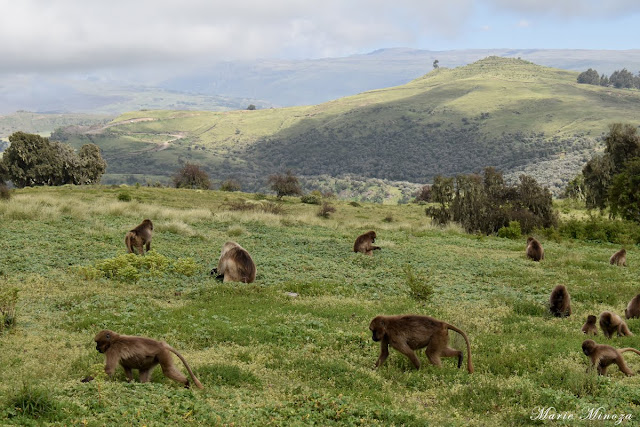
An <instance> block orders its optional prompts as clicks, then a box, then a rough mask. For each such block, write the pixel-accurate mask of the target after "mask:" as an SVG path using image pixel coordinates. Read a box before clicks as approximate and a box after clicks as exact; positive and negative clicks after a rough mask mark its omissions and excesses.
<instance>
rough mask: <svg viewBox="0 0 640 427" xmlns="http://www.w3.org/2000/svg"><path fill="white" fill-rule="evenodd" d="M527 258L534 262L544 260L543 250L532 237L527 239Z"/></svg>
mask: <svg viewBox="0 0 640 427" xmlns="http://www.w3.org/2000/svg"><path fill="white" fill-rule="evenodd" d="M527 258H531V259H532V260H534V261H540V260H542V259H544V249H543V248H542V245H541V244H540V242H538V241H537V240H536V239H534V238H533V237H529V238H528V239H527Z"/></svg>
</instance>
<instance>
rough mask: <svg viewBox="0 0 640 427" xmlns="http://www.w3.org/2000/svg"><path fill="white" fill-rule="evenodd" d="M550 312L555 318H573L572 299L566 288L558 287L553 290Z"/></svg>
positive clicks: (550, 299) (550, 298)
mask: <svg viewBox="0 0 640 427" xmlns="http://www.w3.org/2000/svg"><path fill="white" fill-rule="evenodd" d="M549 311H551V314H553V315H554V316H555V317H568V316H571V297H570V296H569V291H568V290H567V288H566V286H564V285H558V286H556V287H555V288H553V291H551V296H550V297H549Z"/></svg>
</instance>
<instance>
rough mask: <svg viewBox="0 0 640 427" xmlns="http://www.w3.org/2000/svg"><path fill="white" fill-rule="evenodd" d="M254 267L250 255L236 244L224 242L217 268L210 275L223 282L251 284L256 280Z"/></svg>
mask: <svg viewBox="0 0 640 427" xmlns="http://www.w3.org/2000/svg"><path fill="white" fill-rule="evenodd" d="M256 271H257V269H256V265H255V263H254V262H253V260H252V259H251V255H249V252H247V251H246V249H244V248H243V247H242V246H240V245H239V244H237V243H236V242H231V241H229V242H226V243H225V244H224V245H223V246H222V252H221V253H220V259H219V260H218V267H217V268H214V269H213V270H211V275H212V276H216V279H219V280H222V281H224V282H244V283H251V282H253V281H254V280H256Z"/></svg>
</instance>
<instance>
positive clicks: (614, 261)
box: [609, 248, 627, 267]
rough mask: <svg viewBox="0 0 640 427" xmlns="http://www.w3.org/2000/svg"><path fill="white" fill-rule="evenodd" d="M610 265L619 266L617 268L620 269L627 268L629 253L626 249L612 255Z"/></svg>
mask: <svg viewBox="0 0 640 427" xmlns="http://www.w3.org/2000/svg"><path fill="white" fill-rule="evenodd" d="M609 264H611V265H617V266H620V267H626V266H627V251H626V249H624V248H622V249H620V250H619V251H618V252H616V253H615V254H613V255H611V258H609Z"/></svg>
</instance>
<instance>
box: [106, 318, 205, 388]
mask: <svg viewBox="0 0 640 427" xmlns="http://www.w3.org/2000/svg"><path fill="white" fill-rule="evenodd" d="M94 340H95V342H96V350H98V351H99V352H100V353H104V354H105V356H106V357H107V361H106V364H105V367H104V371H105V372H106V373H107V375H109V376H110V377H111V376H112V375H113V374H114V372H115V370H116V366H117V365H118V363H120V365H121V366H122V367H123V368H124V373H125V374H126V375H127V379H128V380H129V381H132V380H133V373H132V372H131V370H132V369H138V370H139V372H140V382H141V383H146V382H147V381H149V377H150V376H151V371H152V370H153V368H155V367H156V365H158V364H160V367H161V368H162V373H163V374H164V375H165V376H166V377H169V378H171V379H172V380H175V381H178V382H180V383H182V384H184V386H185V387H187V388H189V380H188V379H187V378H186V377H185V376H184V375H182V373H181V372H180V371H178V370H177V369H176V367H175V366H174V365H173V360H172V359H171V353H173V354H175V355H176V356H178V358H180V360H182V363H184V367H185V368H187V371H188V372H189V375H190V376H191V379H192V380H193V382H194V384H195V385H196V387H198V388H203V387H202V384H200V381H198V379H197V378H196V376H195V375H194V374H193V371H191V368H190V367H189V364H188V363H187V361H186V360H185V359H184V357H182V355H181V354H180V353H178V352H177V351H176V350H175V349H174V348H173V347H171V346H170V345H169V344H167V343H166V342H163V341H156V340H154V339H151V338H146V337H136V336H131V335H120V334H117V333H115V332H113V331H109V330H106V329H105V330H102V331H100V332H98V334H97V335H96V337H95V338H94Z"/></svg>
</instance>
